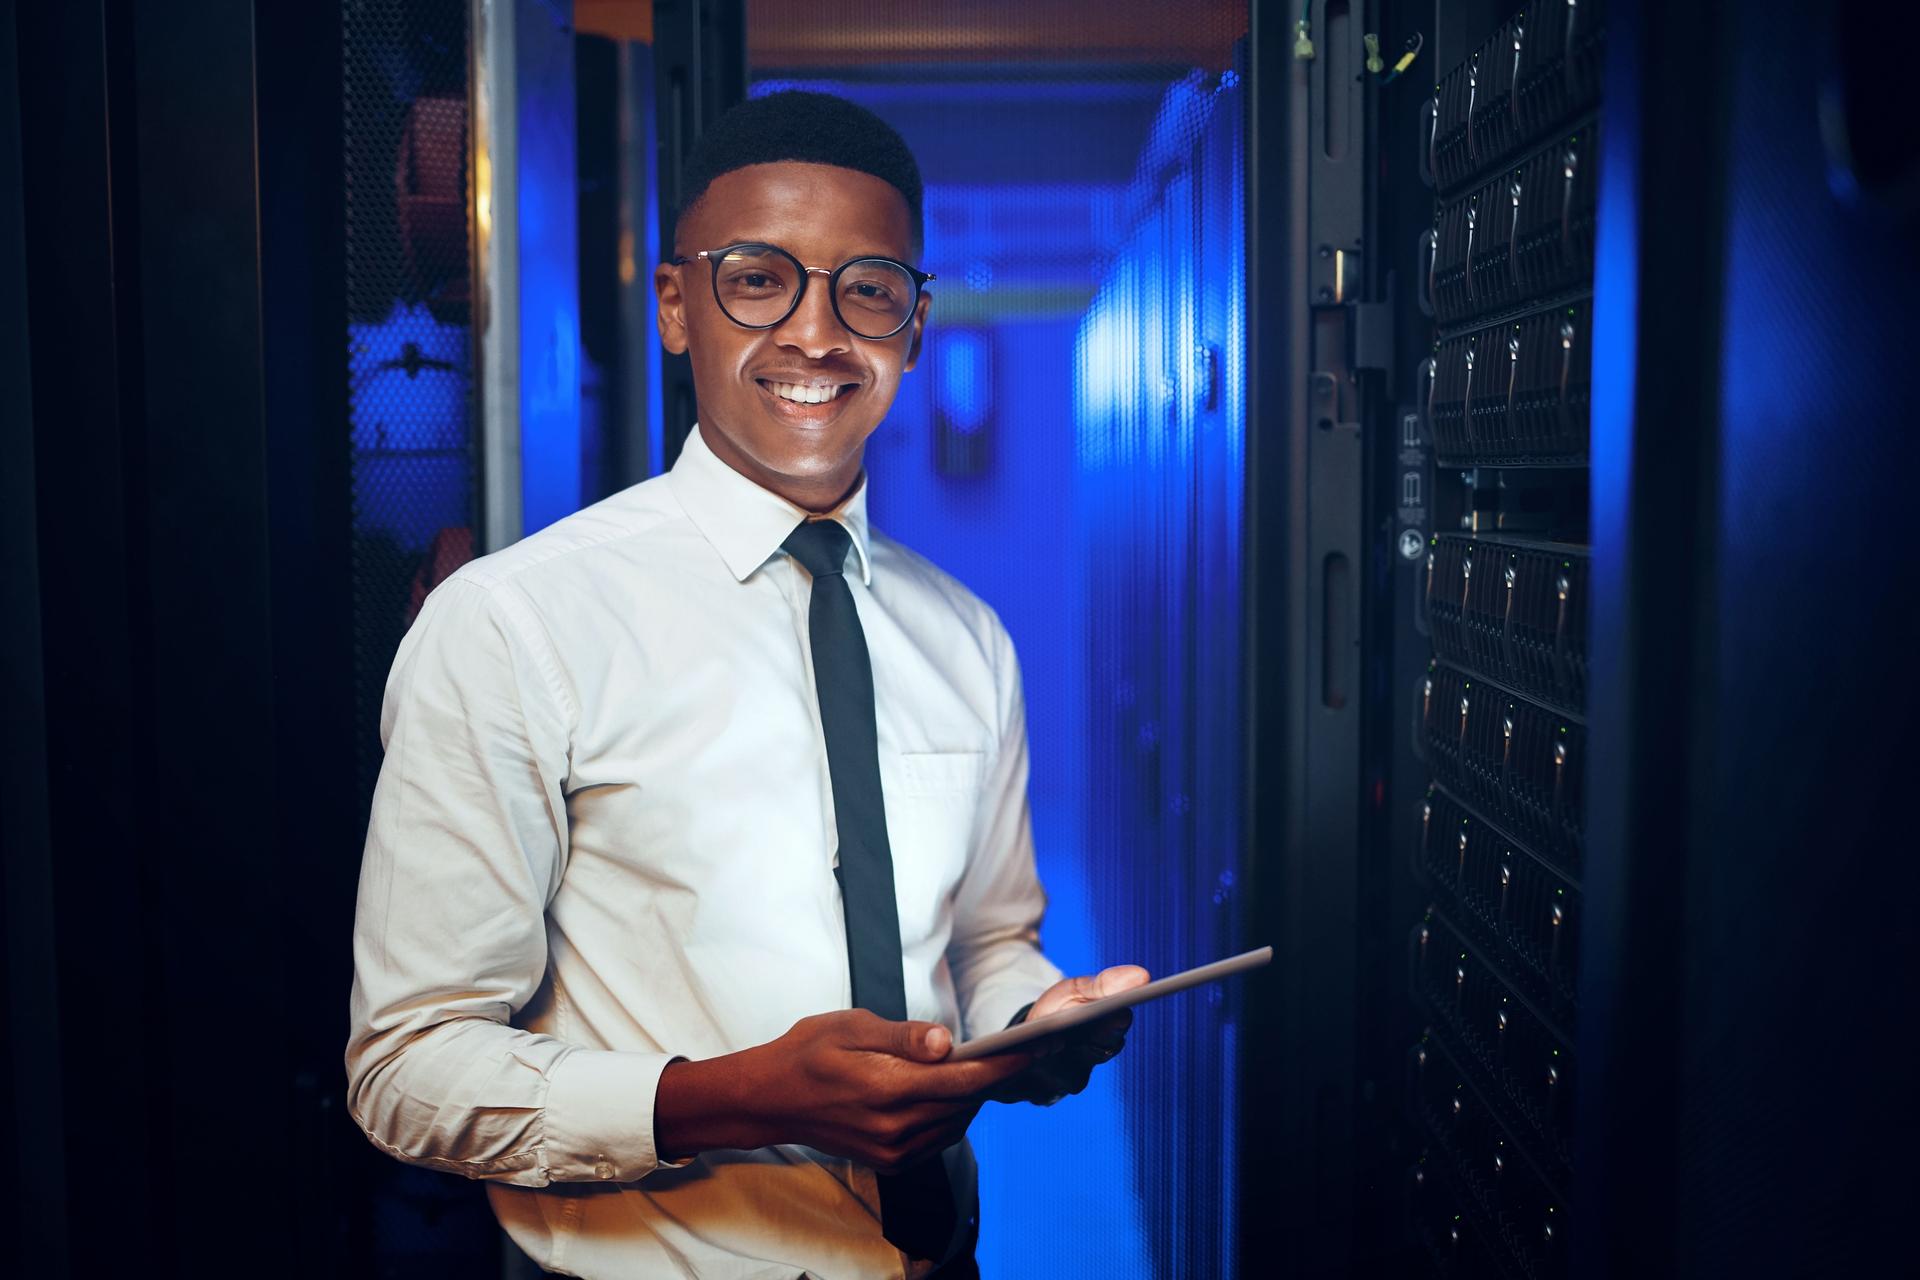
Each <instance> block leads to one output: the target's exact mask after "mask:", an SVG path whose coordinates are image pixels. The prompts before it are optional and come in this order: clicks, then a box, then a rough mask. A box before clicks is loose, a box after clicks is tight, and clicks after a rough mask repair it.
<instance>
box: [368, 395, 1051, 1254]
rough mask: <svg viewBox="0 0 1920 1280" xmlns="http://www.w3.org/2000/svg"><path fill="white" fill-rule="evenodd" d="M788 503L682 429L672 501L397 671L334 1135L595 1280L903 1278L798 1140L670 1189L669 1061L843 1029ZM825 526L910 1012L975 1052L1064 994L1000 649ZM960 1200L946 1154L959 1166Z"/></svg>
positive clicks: (957, 611)
mask: <svg viewBox="0 0 1920 1280" xmlns="http://www.w3.org/2000/svg"><path fill="white" fill-rule="evenodd" d="M805 514H806V513H805V512H804V511H802V510H801V509H800V508H798V507H795V506H793V505H792V504H791V503H789V502H787V501H786V500H785V499H783V498H781V497H779V496H777V495H775V494H773V493H771V492H769V491H767V490H765V489H762V488H761V487H759V486H758V485H756V484H754V483H753V482H752V481H750V480H748V479H746V478H745V477H744V476H742V475H740V474H739V473H738V472H736V471H734V470H733V469H732V468H731V467H729V466H727V465H726V464H725V463H723V462H722V461H720V460H719V459H718V458H717V457H715V456H714V454H713V453H712V451H711V450H709V449H708V448H707V447H706V445H705V443H704V442H703V441H702V440H701V438H700V435H699V432H698V430H696V431H695V433H694V434H693V435H692V436H691V437H689V438H688V440H687V444H686V448H685V449H684V451H683V452H682V453H681V455H680V459H679V461H678V462H677V463H676V465H675V466H674V468H673V470H672V472H671V473H669V474H668V475H665V476H659V477H655V478H654V479H652V480H648V481H646V482H644V483H642V484H638V485H635V486H634V487H632V488H630V489H627V490H625V491H624V492H621V493H618V494H616V495H614V496H613V497H611V498H608V499H606V500H605V501H603V502H600V503H597V504H596V505H594V506H592V507H589V508H587V509H586V510H584V511H581V512H578V513H577V514H575V515H572V516H569V517H567V518H566V519H564V520H561V521H559V522H558V523H557V524H554V525H552V526H550V527H549V528H547V529H544V530H542V531H541V532H539V533H536V534H534V535H532V536H531V537H528V538H526V539H524V540H523V541H521V542H519V543H517V544H515V545H514V546H512V547H509V548H507V549H505V550H503V551H500V552H496V553H495V554H493V555H489V556H486V557H484V558H482V559H479V560H476V561H473V562H472V563H470V564H467V565H465V566H464V567H462V568H461V569H460V570H459V572H458V573H456V574H455V575H454V576H453V577H451V578H449V579H448V580H447V581H446V582H445V583H444V584H442V585H441V586H440V587H439V588H438V589H436V590H435V591H434V592H433V593H432V595H431V596H429V597H428V599H427V602H426V605H425V608H424V609H423V610H422V612H421V614H420V616H419V618H418V620H417V621H416V622H415V623H414V624H413V627H412V629H411V630H410V631H408V633H407V635H406V637H405V639H404V640H403V641H402V642H401V645H400V650H399V653H398V655H397V656H396V657H395V659H394V664H393V671H392V674H391V676H390V677H389V678H388V681H387V688H386V700H385V704H384V707H383V710H382V713H381V719H380V733H381V740H382V742H383V743H384V744H385V746H386V753H387V754H386V760H385V763H384V765H383V767H382V769H381V772H380V781H379V785H378V787H377V789H376V790H375V793H374V799H373V813H372V819H371V823H370V825H369V828H368V832H367V844H366V854H365V860H364V863H363V865H362V868H361V873H360V896H359V909H358V918H357V920H356V922H355V927H354V983H353V996H352V1033H351V1039H350V1041H349V1043H348V1046H347V1053H346V1066H347V1074H348V1080H349V1092H348V1098H349V1106H350V1108H351V1110H352V1113H353V1116H354V1118H355V1119H356V1120H357V1121H359V1123H360V1125H361V1127H362V1128H363V1129H364V1130H365V1131H366V1133H367V1136H368V1137H369V1138H370V1139H372V1141H373V1142H374V1144H375V1145H376V1146H378V1147H380V1148H381V1149H382V1150H384V1151H387V1152H389V1153H391V1154H392V1155H394V1156H397V1157H399V1158H400V1159H402V1160H405V1161H408V1162H410V1163H413V1164H419V1165H425V1166H427V1167H430V1168H435V1169H443V1170H447V1171H449V1172H452V1173H458V1174H463V1175H465V1176H466V1177H469V1178H483V1179H486V1180H487V1181H488V1188H487V1190H488V1194H489V1198H490V1199H491V1201H492V1203H493V1207H494V1211H495V1212H496V1214H497V1215H498V1216H499V1218H500V1221H501V1223H502V1225H503V1226H504V1227H505V1228H506V1230H507V1231H508V1232H509V1234H511V1235H512V1236H513V1238H514V1240H515V1241H517V1242H518V1243H519V1245H520V1246H521V1247H522V1248H524V1249H525V1250H526V1251H527V1252H528V1253H529V1254H530V1255H531V1256H532V1258H533V1259H534V1260H535V1261H536V1262H539V1263H540V1264H541V1265H543V1266H544V1267H546V1268H548V1269H549V1270H554V1271H560V1272H563V1273H566V1274H574V1275H580V1276H604V1277H622V1278H624V1277H651V1276H701V1277H728V1278H730V1280H731V1278H735V1277H739V1278H745V1277H761V1276H766V1277H775V1276H779V1277H793V1276H797V1275H801V1274H805V1275H809V1276H816V1277H825V1278H833V1280H837V1278H838V1277H868V1276H892V1277H901V1276H911V1275H914V1274H917V1273H918V1272H921V1271H925V1270H927V1269H928V1267H927V1266H924V1265H922V1266H919V1267H914V1266H910V1265H909V1263H908V1261H907V1260H906V1259H905V1258H904V1257H903V1255H902V1254H900V1253H899V1251H897V1250H896V1249H894V1248H893V1247H892V1246H891V1245H890V1244H888V1243H887V1241H886V1240H885V1238H884V1237H883V1236H882V1235H881V1232H880V1222H879V1196H878V1192H877V1190H876V1186H875V1181H874V1175H873V1174H872V1172H871V1171H869V1170H867V1169H865V1168H863V1167H860V1166H857V1165H854V1164H852V1163H851V1162H849V1161H847V1160H843V1159H840V1158H838V1157H834V1156H829V1155H825V1154H823V1153H821V1152H819V1151H815V1150H812V1149H809V1148H804V1147H799V1146H778V1147H768V1148H763V1149H761V1150H758V1151H714V1152H708V1153H705V1154H702V1155H700V1156H698V1157H696V1158H695V1159H693V1160H692V1161H691V1162H687V1163H684V1164H681V1165H668V1164H662V1163H661V1161H660V1157H659V1153H658V1152H657V1151H656V1149H655V1145H654V1126H653V1108H654V1093H655V1088H656V1086H657V1084H658V1081H659V1078H660V1073H661V1071H662V1070H663V1069H664V1068H665V1067H666V1065H667V1063H668V1062H670V1061H671V1060H672V1059H673V1058H674V1057H686V1058H693V1059H700V1058H709V1057H713V1056H715V1055H718V1054H724V1053H730V1052H733V1051H735V1050H739V1049H744V1048H747V1047H749V1046H752V1045H757V1044H762V1043H764V1042H766V1041H769V1040H772V1039H774V1038H776V1037H778V1036H779V1035H781V1034H782V1033H783V1032H785V1031H786V1030H787V1029H788V1028H789V1027H791V1026H792V1025H793V1023H794V1022H795V1021H797V1020H798V1019H800V1018H803V1017H805V1016H807V1015H809V1014H814V1013H820V1012H824V1011H827V1010H833V1009H845V1008H847V1007H849V984H848V976H847V946H846V927H845V922H844V919H843V917H842V914H841V905H840V892H839V887H838V883H837V881H836V880H835V877H834V873H833V867H834V862H835V856H836V854H835V847H836V844H837V836H836V832H835V826H834V816H833V800H832V792H831V790H830V780H829V777H828V773H827V757H826V745H825V741H824V739H823V738H822V736H821V730H820V716H819V708H818V701H817V698H816V695H815V691H814V683H813V671H812V665H811V661H810V658H809V653H808V642H807V606H808V601H809V598H810V592H811V589H812V587H811V581H810V579H809V578H808V576H807V574H806V571H805V570H804V569H802V568H800V566H799V565H798V564H797V563H796V562H795V561H793V560H792V558H791V557H789V556H787V555H786V554H785V553H783V552H781V551H780V550H779V548H780V543H781V542H782V540H784V539H785V538H786V536H787V534H788V533H790V532H791V531H792V530H793V528H794V526H795V525H796V524H798V523H799V522H800V521H801V520H802V519H803V518H805ZM833 514H834V518H836V519H838V520H840V521H841V522H842V523H843V524H844V525H845V526H846V527H847V529H848V531H849V532H850V533H851V534H852V537H853V546H854V548H856V551H855V555H857V557H858V561H859V562H858V564H854V563H853V561H852V558H851V557H850V558H849V563H848V571H847V581H848V585H849V587H850V588H851V589H852V592H853V598H854V602H855V606H856V608H857V609H858V611H859V615H860V623H861V626H862V627H863V628H864V630H865V632H866V639H867V646H868V649H869V651H870V652H871V654H872V660H873V678H874V695H875V699H874V700H875V710H876V715H877V719H878V729H879V746H880V775H881V779H882V785H883V788H884V792H885V796H886V813H887V835H888V839H889V841H890V842H891V844H892V846H893V864H894V883H895V889H896V893H897V896H898V899H899V911H900V933H901V949H902V952H903V954H904V956H905V969H906V975H905V976H906V994H907V1007H908V1011H909V1014H910V1016H912V1017H913V1018H916V1019H924V1020H927V1021H932V1022H942V1023H945V1024H946V1025H947V1026H948V1027H950V1028H952V1029H953V1030H954V1032H955V1035H956V1038H961V1039H964V1038H966V1037H968V1036H971V1035H978V1034H981V1033H984V1032H986V1031H992V1030H996V1029H998V1028H1000V1027H1001V1026H1003V1025H1005V1024H1006V1022H1007V1021H1008V1019H1010V1018H1011V1017H1012V1016H1013V1015H1014V1014H1015V1013H1016V1012H1017V1011H1018V1010H1019V1009H1020V1007H1021V1006H1022V1005H1024V1004H1026V1003H1027V1002H1029V1001H1031V1000H1032V999H1034V997H1035V996H1037V995H1038V994H1039V993H1040V992H1041V991H1042V990H1044V989H1045V988H1046V987H1048V986H1049V985H1051V984H1052V983H1053V982H1055V981H1057V980H1058V979H1059V977H1060V972H1059V970H1058V969H1056V968H1055V967H1054V966H1053V965H1052V964H1051V963H1049V962H1048V960H1047V959H1046V957H1045V956H1044V955H1042V954H1041V952H1040V950H1039V935H1038V929H1039V923H1040V918H1041V915H1042V912H1043V910H1044V908H1045V897H1044V895H1043V894H1042V892H1041V888H1040V884H1039V881H1038V879H1037V878H1036V876H1035V874H1034V859H1033V841H1032V835H1031V830H1030V823H1029V818H1028V810H1027V795H1026V792H1027V736H1026V723H1025V711H1024V705H1023V702H1022V698H1021V690H1020V679H1019V670H1018V667H1017V666H1016V664H1015V660H1014V653H1013V646H1012V644H1011V642H1010V641H1009V639H1008V637H1007V633H1006V629H1005V628H1004V627H1003V626H1002V625H1001V623H1000V620H999V618H998V617H997V616H995V614H994V612H993V611H992V610H991V609H990V608H988V607H987V606H986V605H984V604H982V603H981V602H980V600H979V599H977V598H976V597H975V596H974V595H973V593H972V592H970V591H968V590H967V589H966V588H965V587H963V586H961V585H960V584H959V583H958V582H956V581H954V580H953V579H952V578H950V577H948V576H947V575H946V574H944V573H942V572H941V571H940V570H939V569H937V568H935V567H934V566H933V565H932V564H930V563H928V562H927V561H926V560H924V559H922V558H921V557H920V556H918V555H915V554H914V553H913V552H911V551H908V550H907V549H906V548H904V547H902V546H900V545H899V544H898V543H895V542H893V541H891V540H890V539H888V538H886V537H885V536H884V535H882V534H880V533H878V532H870V531H869V529H868V527H867V520H866V487H865V484H864V483H863V484H862V485H861V487H860V489H859V490H858V491H857V492H856V493H855V494H854V496H853V497H852V498H851V499H849V500H848V501H847V502H846V503H845V504H844V505H843V506H842V507H841V508H840V509H839V510H838V511H836V512H835V513H833ZM947 1161H948V1167H949V1170H950V1172H951V1173H952V1175H953V1176H952V1181H953V1183H954V1187H955V1196H956V1200H957V1203H958V1208H959V1212H960V1214H961V1217H962V1219H963V1220H964V1219H965V1218H966V1217H967V1216H968V1215H969V1214H970V1213H971V1211H972V1209H973V1207H974V1203H975V1201H974V1195H975V1188H974V1167H973V1163H972V1156H971V1153H970V1151H969V1149H968V1148H967V1146H966V1145H965V1144H964V1143H963V1144H962V1145H961V1146H959V1147H956V1148H954V1149H953V1150H951V1151H950V1152H948V1153H947Z"/></svg>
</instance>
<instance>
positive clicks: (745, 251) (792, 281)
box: [713, 244, 800, 329]
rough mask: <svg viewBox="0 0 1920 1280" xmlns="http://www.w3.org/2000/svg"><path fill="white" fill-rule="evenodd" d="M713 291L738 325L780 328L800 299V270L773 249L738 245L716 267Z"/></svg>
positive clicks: (767, 246) (791, 261)
mask: <svg viewBox="0 0 1920 1280" xmlns="http://www.w3.org/2000/svg"><path fill="white" fill-rule="evenodd" d="M713 291H714V294H715V295H716V296H717V297H718V298H719V299H720V307H721V309H722V310H724V311H725V312H726V313H727V314H728V315H729V316H731V317H733V320H734V322H735V323H736V324H744V325H747V326H749V327H752V328H756V329H757V328H762V327H764V326H766V325H773V324H779V323H780V322H781V321H782V320H784V319H786V316H787V312H789V311H791V310H792V309H793V300H794V299H795V298H796V297H798V296H799V293H800V269H799V268H798V267H797V266H795V265H794V262H793V259H791V258H789V257H787V255H786V254H784V253H782V252H780V251H779V250H778V249H775V248H774V247H773V246H772V245H765V244H743V245H736V246H734V247H733V248H731V249H729V250H727V252H726V253H725V255H723V256H722V257H721V258H720V259H719V260H718V261H717V262H715V263H714V267H713Z"/></svg>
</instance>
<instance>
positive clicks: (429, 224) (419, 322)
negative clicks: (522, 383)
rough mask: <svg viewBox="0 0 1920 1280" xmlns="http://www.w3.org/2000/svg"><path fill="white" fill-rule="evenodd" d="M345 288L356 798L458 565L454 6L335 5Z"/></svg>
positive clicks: (462, 240) (465, 549)
mask: <svg viewBox="0 0 1920 1280" xmlns="http://www.w3.org/2000/svg"><path fill="white" fill-rule="evenodd" d="M342 18H343V23H344V26H343V32H344V41H343V43H344V54H345V56H344V68H345V73H344V83H343V86H342V89H343V94H342V96H343V106H344V110H345V114H346V129H345V136H346V285H347V299H348V307H349V325H348V334H347V340H348V345H349V371H350V372H349V377H350V387H349V400H348V405H349V409H348V412H349V445H350V447H351V449H352V451H353V534H354V537H353V545H354V566H353V579H354V671H355V698H356V709H357V713H358V726H359V736H358V741H359V746H360V777H361V787H362V799H363V800H365V799H368V798H370V797H371V795H372V791H373V783H374V779H375V778H376V777H377V776H378V774H379V769H380V744H379V740H378V726H379V714H380V698H381V693H382V690H383V687H384V685H385V681H386V676H387V671H388V668H389V666H390V665H391V663H392V661H393V654H394V650H395V648H396V646H397V645H398V644H399V641H400V637H401V635H402V634H403V633H404V632H405V630H406V627H407V624H408V622H409V621H411V618H412V615H413V613H414V612H415V611H416V610H417V608H418V604H419V601H418V597H419V595H420V594H422V588H424V587H430V586H431V585H432V584H433V583H435V582H438V581H439V580H440V579H441V578H443V577H445V576H446V574H447V573H450V572H451V571H452V570H453V569H454V568H455V567H457V566H458V564H459V563H460V562H462V561H463V560H465V559H467V558H469V557H470V555H471V553H472V552H471V548H472V534H471V529H472V527H473V525H474V523H475V495H474V480H475V469H474V435H475V428H474V422H473V411H472V405H473V398H472V373H471V366H472V361H471V342H470V335H469V330H468V283H467V281H468V227H467V200H466V189H467V175H466V156H467V105H466V104H467V97H466V67H467V53H466V51H467V38H468V32H467V23H468V11H467V5H466V4H465V3H463V2H462V0H436V2H433V3H409V4H402V3H400V0H347V3H346V4H344V5H343V8H342Z"/></svg>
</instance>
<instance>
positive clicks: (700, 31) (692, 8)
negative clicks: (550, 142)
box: [653, 0, 747, 467]
mask: <svg viewBox="0 0 1920 1280" xmlns="http://www.w3.org/2000/svg"><path fill="white" fill-rule="evenodd" d="M653 58H654V64H653V71H654V80H653V87H654V94H655V96H656V101H657V102H658V104H659V110H658V115H657V120H658V129H659V147H660V153H659V164H658V166H657V168H658V173H659V178H658V180H659V184H660V191H659V200H660V243H661V246H662V248H663V249H671V248H672V246H673V228H674V224H675V223H676V222H677V221H678V220H679V217H680V209H681V207H682V205H683V204H684V203H685V185H684V184H685V175H686V162H687V153H688V152H689V151H690V150H692V148H693V144H694V141H695V140H696V139H697V138H699V136H700V135H701V134H702V133H704V132H706V130H707V127H708V126H709V125H710V124H712V122H713V121H714V120H716V119H718V118H719V117H720V115H721V113H722V112H724V111H726V109H727V108H728V107H731V106H733V105H734V104H735V103H737V102H741V101H744V100H745V99H746V96H747V12H746V0H654V5H653ZM660 396H661V405H662V414H661V424H662V427H661V429H662V433H663V434H664V435H665V437H666V438H665V439H664V440H662V441H661V442H660V456H661V462H662V465H663V466H667V467H671V466H672V465H673V462H674V459H675V458H678V457H679V456H680V446H681V445H682V444H684V443H685V442H686V439H687V433H688V432H690V431H692V430H693V424H694V420H695V419H696V418H697V417H698V416H699V412H700V409H699V405H698V404H697V403H696V401H695V399H694V389H693V363H692V361H690V360H689V359H688V358H687V357H686V356H685V355H673V354H672V353H663V354H662V355H661V358H660Z"/></svg>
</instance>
